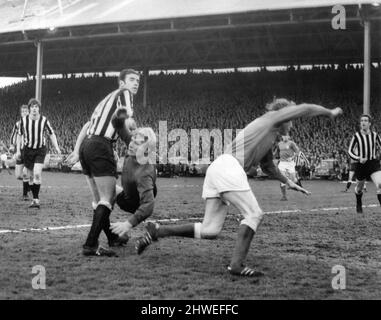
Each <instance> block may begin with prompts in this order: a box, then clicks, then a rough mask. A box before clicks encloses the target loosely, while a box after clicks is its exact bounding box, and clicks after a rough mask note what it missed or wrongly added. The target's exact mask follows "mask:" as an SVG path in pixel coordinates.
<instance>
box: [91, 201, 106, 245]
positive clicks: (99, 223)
mask: <svg viewBox="0 0 381 320" xmlns="http://www.w3.org/2000/svg"><path fill="white" fill-rule="evenodd" d="M110 213H111V210H110V209H109V208H107V207H106V206H104V205H102V204H100V205H98V207H97V208H96V209H95V211H94V215H93V222H92V224H91V228H90V231H89V234H88V236H87V239H86V242H85V246H86V247H96V246H97V244H98V238H99V235H100V233H101V232H102V229H103V226H104V223H105V222H106V219H107V218H108V217H109V216H110Z"/></svg>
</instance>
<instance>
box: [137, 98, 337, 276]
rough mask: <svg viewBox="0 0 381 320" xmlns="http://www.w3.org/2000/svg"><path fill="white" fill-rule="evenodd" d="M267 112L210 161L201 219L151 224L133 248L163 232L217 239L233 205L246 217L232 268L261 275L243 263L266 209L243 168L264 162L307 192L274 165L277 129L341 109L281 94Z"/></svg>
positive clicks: (234, 271)
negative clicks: (295, 100) (228, 151)
mask: <svg viewBox="0 0 381 320" xmlns="http://www.w3.org/2000/svg"><path fill="white" fill-rule="evenodd" d="M267 110H268V112H267V113H265V114H264V115H263V116H261V117H259V118H257V119H255V120H254V121H252V122H251V123H250V124H249V125H248V126H246V127H245V129H244V130H242V131H241V132H240V133H239V134H238V135H237V137H236V139H235V140H234V141H233V143H232V151H233V152H232V154H234V155H235V156H233V155H232V154H223V155H221V156H219V157H218V158H217V159H216V160H215V161H213V162H212V164H211V165H210V166H209V168H208V170H207V172H206V176H205V180H204V185H203V191H202V197H203V198H204V199H205V214H204V219H203V221H202V223H191V224H185V225H177V226H162V225H159V224H153V223H148V224H147V226H146V231H145V234H144V236H142V237H140V238H138V239H137V241H136V244H135V248H136V251H137V253H138V254H141V253H142V252H143V251H144V250H145V249H146V248H147V247H148V246H149V245H150V244H151V243H152V241H155V240H157V239H158V238H162V237H170V236H181V237H189V238H197V239H215V238H216V237H217V236H218V234H219V233H220V232H221V229H222V227H223V224H224V221H225V218H226V215H227V212H228V206H229V204H232V205H233V206H234V207H236V208H237V209H238V210H239V212H240V213H241V214H242V216H243V220H242V221H241V224H240V226H239V229H238V237H237V240H236V244H235V248H234V251H233V255H232V258H231V261H230V265H229V266H228V272H229V273H231V274H233V275H239V276H248V277H253V276H258V275H261V273H260V272H257V271H256V270H254V269H252V268H250V267H248V266H245V264H244V261H245V259H246V256H247V254H248V251H249V248H250V244H251V241H252V239H253V237H254V234H255V232H256V231H257V228H258V226H259V225H260V223H261V221H262V217H263V211H262V210H261V208H260V207H259V205H258V202H257V200H256V198H255V196H254V193H253V192H252V190H251V189H250V186H249V183H248V180H247V176H246V173H245V171H246V172H247V171H249V169H250V168H251V167H253V166H257V165H258V164H260V166H261V167H262V170H263V171H264V172H265V173H267V174H269V175H271V176H273V177H275V178H276V179H278V180H279V181H281V182H282V183H285V184H286V185H288V186H289V187H290V188H291V189H293V190H296V191H300V192H302V193H304V194H307V195H308V194H310V192H309V191H307V190H305V189H303V188H302V187H300V186H298V185H297V184H295V183H294V182H293V181H291V180H289V179H287V178H286V177H285V176H284V175H283V174H281V172H280V171H279V169H278V168H277V167H276V166H275V165H274V162H273V155H272V145H273V144H274V141H275V139H276V137H277V135H278V134H281V135H287V134H288V131H289V128H290V126H291V120H294V119H297V118H300V117H303V116H319V115H325V116H330V117H332V118H334V117H336V116H338V115H339V114H341V113H342V110H341V109H340V108H336V109H333V110H330V109H326V108H324V107H321V106H318V105H313V104H301V105H295V104H294V103H293V102H291V101H288V100H286V99H277V100H275V101H273V102H272V103H270V104H268V105H267Z"/></svg>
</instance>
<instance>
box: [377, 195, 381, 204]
mask: <svg viewBox="0 0 381 320" xmlns="http://www.w3.org/2000/svg"><path fill="white" fill-rule="evenodd" d="M377 199H378V202H379V203H380V206H381V194H377Z"/></svg>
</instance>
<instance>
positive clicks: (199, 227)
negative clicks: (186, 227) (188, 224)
mask: <svg viewBox="0 0 381 320" xmlns="http://www.w3.org/2000/svg"><path fill="white" fill-rule="evenodd" d="M220 232H221V228H219V227H218V226H211V225H209V226H204V225H203V224H202V223H200V222H198V223H195V224H194V237H195V238H196V239H208V240H213V239H216V238H217V237H218V235H219V233H220Z"/></svg>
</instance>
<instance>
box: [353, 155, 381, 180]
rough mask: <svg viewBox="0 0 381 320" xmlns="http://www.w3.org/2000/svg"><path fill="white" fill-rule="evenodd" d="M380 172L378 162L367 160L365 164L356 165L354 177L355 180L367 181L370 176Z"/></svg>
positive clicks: (380, 168)
mask: <svg viewBox="0 0 381 320" xmlns="http://www.w3.org/2000/svg"><path fill="white" fill-rule="evenodd" d="M380 170H381V166H380V161H379V160H368V161H367V162H365V163H358V164H357V166H356V171H355V176H356V178H357V180H360V181H361V180H365V179H369V178H370V176H371V175H372V174H373V173H375V172H377V171H380Z"/></svg>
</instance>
